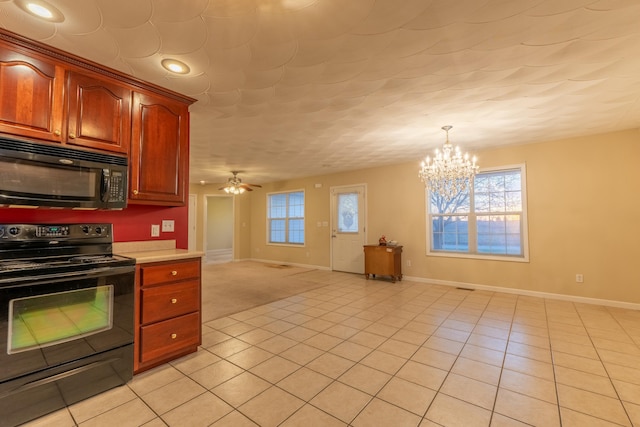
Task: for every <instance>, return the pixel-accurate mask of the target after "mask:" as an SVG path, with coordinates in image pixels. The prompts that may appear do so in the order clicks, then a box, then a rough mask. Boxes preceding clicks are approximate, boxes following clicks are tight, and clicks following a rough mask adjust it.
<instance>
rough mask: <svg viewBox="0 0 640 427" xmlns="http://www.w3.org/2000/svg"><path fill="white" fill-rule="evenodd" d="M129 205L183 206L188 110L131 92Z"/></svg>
mask: <svg viewBox="0 0 640 427" xmlns="http://www.w3.org/2000/svg"><path fill="white" fill-rule="evenodd" d="M132 110H133V114H132V127H131V130H132V131H131V152H130V167H129V169H130V172H131V173H130V177H129V182H130V189H129V201H130V202H131V203H140V204H156V205H167V206H184V204H185V195H186V185H187V177H188V168H189V107H188V105H187V104H185V103H182V102H179V101H175V100H173V99H169V98H165V97H162V96H159V95H156V94H153V93H147V92H134V94H133V106H132Z"/></svg>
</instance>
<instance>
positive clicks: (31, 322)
mask: <svg viewBox="0 0 640 427" xmlns="http://www.w3.org/2000/svg"><path fill="white" fill-rule="evenodd" d="M112 327H113V285H104V286H98V287H92V288H87V289H79V290H73V291H67V292H58V293H51V294H46V295H38V296H33V297H23V298H17V299H14V300H11V301H9V334H8V343H7V353H8V354H14V353H20V352H23V351H28V350H32V349H35V348H43V347H49V346H53V345H56V344H60V343H63V342H67V341H72V340H75V339H79V338H83V337H87V336H89V335H93V334H97V333H99V332H102V331H105V330H109V329H111V328H112Z"/></svg>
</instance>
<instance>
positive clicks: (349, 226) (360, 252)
mask: <svg viewBox="0 0 640 427" xmlns="http://www.w3.org/2000/svg"><path fill="white" fill-rule="evenodd" d="M365 196H366V187H365V185H364V184H362V185H353V186H344V187H333V188H332V189H331V269H332V270H337V271H345V272H348V273H359V274H362V273H364V249H363V246H364V244H365V241H366V235H365V232H366V224H365V221H366V215H365V210H366V209H365V206H366V204H365Z"/></svg>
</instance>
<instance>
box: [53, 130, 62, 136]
mask: <svg viewBox="0 0 640 427" xmlns="http://www.w3.org/2000/svg"><path fill="white" fill-rule="evenodd" d="M53 134H54V135H55V136H60V134H62V132H60V129H56V130H54V131H53Z"/></svg>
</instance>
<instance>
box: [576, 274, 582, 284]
mask: <svg viewBox="0 0 640 427" xmlns="http://www.w3.org/2000/svg"><path fill="white" fill-rule="evenodd" d="M576 282H577V283H583V282H584V276H583V275H582V274H576Z"/></svg>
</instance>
